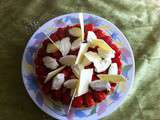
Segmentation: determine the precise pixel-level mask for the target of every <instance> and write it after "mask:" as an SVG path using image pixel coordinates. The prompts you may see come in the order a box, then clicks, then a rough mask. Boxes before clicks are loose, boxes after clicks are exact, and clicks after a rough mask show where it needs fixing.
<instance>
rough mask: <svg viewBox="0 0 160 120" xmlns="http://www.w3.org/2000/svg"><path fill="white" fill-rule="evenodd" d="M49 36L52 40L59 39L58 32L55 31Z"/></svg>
mask: <svg viewBox="0 0 160 120" xmlns="http://www.w3.org/2000/svg"><path fill="white" fill-rule="evenodd" d="M50 38H51V39H52V41H53V42H56V41H57V40H59V39H60V38H59V37H58V33H57V32H55V33H52V34H51V35H50Z"/></svg>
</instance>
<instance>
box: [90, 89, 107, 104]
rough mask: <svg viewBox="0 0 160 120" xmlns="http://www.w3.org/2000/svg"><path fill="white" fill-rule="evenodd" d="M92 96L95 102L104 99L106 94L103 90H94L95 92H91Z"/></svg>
mask: <svg viewBox="0 0 160 120" xmlns="http://www.w3.org/2000/svg"><path fill="white" fill-rule="evenodd" d="M93 96H94V100H95V101H96V102H101V101H103V100H104V99H106V94H105V92H103V91H95V92H94V93H93Z"/></svg>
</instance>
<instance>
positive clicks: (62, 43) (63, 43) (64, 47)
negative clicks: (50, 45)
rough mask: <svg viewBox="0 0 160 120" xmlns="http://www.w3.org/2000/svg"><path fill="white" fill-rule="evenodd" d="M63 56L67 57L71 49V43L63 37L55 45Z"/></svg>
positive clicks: (67, 38)
mask: <svg viewBox="0 0 160 120" xmlns="http://www.w3.org/2000/svg"><path fill="white" fill-rule="evenodd" d="M55 44H56V45H57V47H58V49H59V50H60V52H61V53H62V55H63V56H65V55H67V54H68V53H69V51H70V49H71V42H70V38H69V37H65V38H63V39H62V40H59V41H57V42H56V43H55Z"/></svg>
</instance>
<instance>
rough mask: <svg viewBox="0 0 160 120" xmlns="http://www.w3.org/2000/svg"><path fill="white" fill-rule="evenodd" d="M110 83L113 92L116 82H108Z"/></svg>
mask: <svg viewBox="0 0 160 120" xmlns="http://www.w3.org/2000/svg"><path fill="white" fill-rule="evenodd" d="M110 85H111V91H112V92H113V91H114V89H115V87H116V85H117V83H110Z"/></svg>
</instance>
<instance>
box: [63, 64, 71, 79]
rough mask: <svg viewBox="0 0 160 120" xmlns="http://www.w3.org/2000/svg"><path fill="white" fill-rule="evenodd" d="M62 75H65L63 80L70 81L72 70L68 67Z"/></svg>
mask: <svg viewBox="0 0 160 120" xmlns="http://www.w3.org/2000/svg"><path fill="white" fill-rule="evenodd" d="M62 73H64V75H65V80H68V79H70V77H71V76H72V74H73V73H72V69H71V68H70V67H65V68H64V69H63V71H62Z"/></svg>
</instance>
